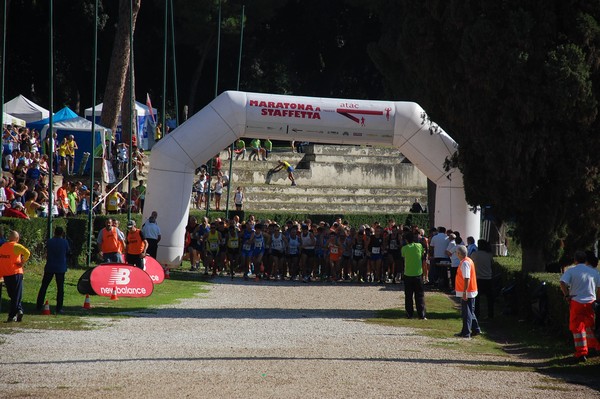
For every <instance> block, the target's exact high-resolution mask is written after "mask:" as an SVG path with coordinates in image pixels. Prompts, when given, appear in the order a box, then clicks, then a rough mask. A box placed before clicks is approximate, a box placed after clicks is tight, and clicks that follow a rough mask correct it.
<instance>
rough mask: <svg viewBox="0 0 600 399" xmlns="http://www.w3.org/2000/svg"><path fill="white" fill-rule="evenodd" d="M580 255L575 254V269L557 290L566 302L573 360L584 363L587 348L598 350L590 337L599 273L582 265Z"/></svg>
mask: <svg viewBox="0 0 600 399" xmlns="http://www.w3.org/2000/svg"><path fill="white" fill-rule="evenodd" d="M586 261H587V255H586V254H585V252H583V251H577V252H575V263H576V264H577V265H576V266H574V267H572V268H570V269H568V270H567V271H566V272H565V274H563V275H562V277H561V278H560V289H561V290H562V292H563V295H564V296H565V300H566V301H567V302H569V330H571V333H573V341H574V343H575V359H576V360H577V361H583V362H585V361H586V360H587V359H586V356H587V355H588V353H589V349H588V348H592V349H596V350H600V344H599V343H598V340H597V339H596V336H595V335H594V302H595V301H596V298H597V297H598V295H600V273H598V271H597V270H596V269H595V268H593V267H592V266H590V265H588V264H587V263H586Z"/></svg>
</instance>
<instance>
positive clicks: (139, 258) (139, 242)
mask: <svg viewBox="0 0 600 399" xmlns="http://www.w3.org/2000/svg"><path fill="white" fill-rule="evenodd" d="M125 244H126V245H127V248H126V255H125V263H127V264H128V265H133V266H137V267H139V268H140V269H142V270H144V258H145V257H146V250H147V249H148V241H146V239H145V238H144V234H143V233H142V230H140V229H138V228H137V227H136V226H135V220H130V221H128V222H127V239H126V240H125Z"/></svg>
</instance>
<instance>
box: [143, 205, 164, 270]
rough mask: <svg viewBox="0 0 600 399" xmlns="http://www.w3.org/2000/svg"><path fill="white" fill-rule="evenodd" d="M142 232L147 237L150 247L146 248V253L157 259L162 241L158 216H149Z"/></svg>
mask: <svg viewBox="0 0 600 399" xmlns="http://www.w3.org/2000/svg"><path fill="white" fill-rule="evenodd" d="M142 234H143V235H144V237H146V241H148V248H147V249H146V253H147V254H148V255H150V256H151V257H153V258H154V259H156V254H157V252H158V243H159V242H160V239H161V235H160V227H158V224H156V216H154V212H153V214H152V215H151V216H150V217H149V218H148V221H147V222H146V223H144V224H143V226H142Z"/></svg>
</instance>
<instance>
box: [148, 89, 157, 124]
mask: <svg viewBox="0 0 600 399" xmlns="http://www.w3.org/2000/svg"><path fill="white" fill-rule="evenodd" d="M146 106H147V107H148V110H149V111H150V118H152V122H154V123H156V120H155V119H154V111H153V109H152V101H150V94H148V93H146Z"/></svg>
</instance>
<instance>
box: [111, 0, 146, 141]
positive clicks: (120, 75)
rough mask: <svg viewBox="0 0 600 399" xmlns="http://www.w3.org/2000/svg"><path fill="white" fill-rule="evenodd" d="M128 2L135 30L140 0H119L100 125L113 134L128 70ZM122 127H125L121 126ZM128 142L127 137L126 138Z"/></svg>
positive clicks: (123, 138)
mask: <svg viewBox="0 0 600 399" xmlns="http://www.w3.org/2000/svg"><path fill="white" fill-rule="evenodd" d="M130 1H132V2H133V29H135V21H136V19H137V15H138V12H139V10H140V6H141V0H119V22H118V25H117V32H116V33H115V42H114V44H113V51H112V55H111V58H110V69H109V71H108V77H107V80H106V89H105V90H104V104H103V107H102V125H103V126H106V127H108V128H109V129H111V130H112V131H113V133H114V132H116V131H117V122H118V116H119V111H120V110H121V104H122V102H123V95H124V93H125V83H126V80H127V75H128V70H129V52H130V46H131V43H130V41H129V21H130V14H129V11H130ZM123 126H125V125H124V124H123ZM124 131H125V130H124ZM127 131H129V129H127ZM122 140H123V141H125V137H122ZM128 140H129V136H128V137H127V141H128Z"/></svg>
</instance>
